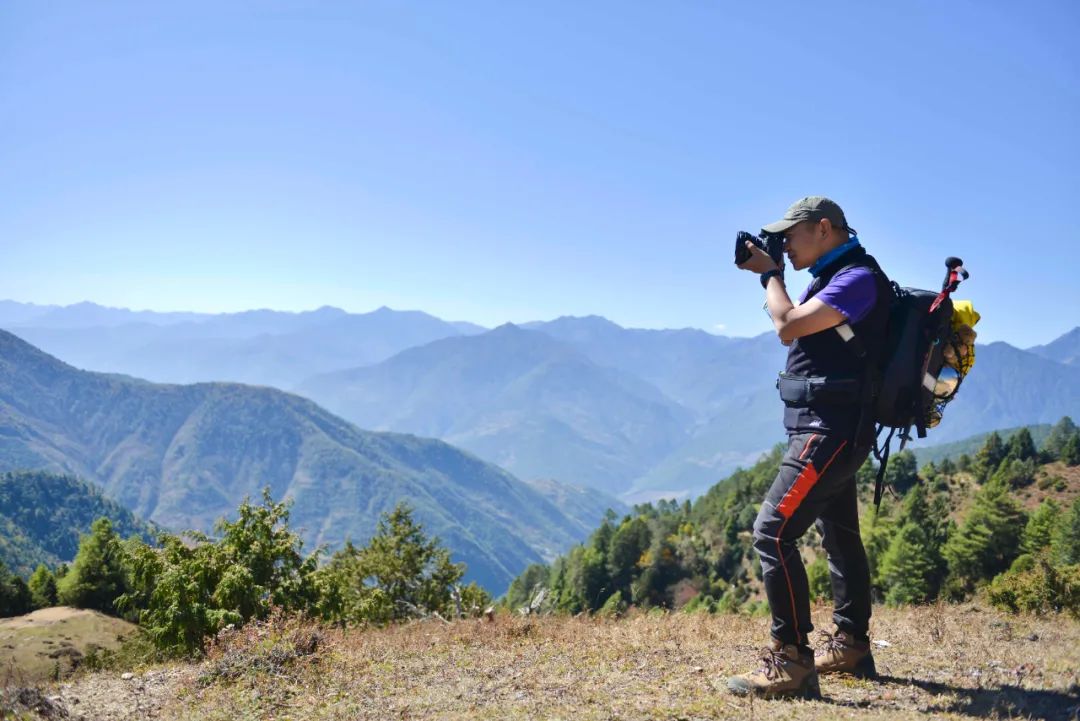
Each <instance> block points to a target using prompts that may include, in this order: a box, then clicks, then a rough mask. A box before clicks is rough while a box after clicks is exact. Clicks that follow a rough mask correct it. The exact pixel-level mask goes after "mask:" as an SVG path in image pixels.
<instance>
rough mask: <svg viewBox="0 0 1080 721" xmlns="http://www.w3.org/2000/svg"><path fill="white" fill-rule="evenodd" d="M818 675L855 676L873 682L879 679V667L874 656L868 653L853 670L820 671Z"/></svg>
mask: <svg viewBox="0 0 1080 721" xmlns="http://www.w3.org/2000/svg"><path fill="white" fill-rule="evenodd" d="M818 673H824V674H837V675H840V674H846V675H848V676H854V677H855V678H861V679H867V680H873V679H876V678H877V665H876V664H875V663H874V654H872V653H868V654H866V655H865V656H863V657H862V658H860V659H859V661H858V662H857V663H856V664H855V666H854V667H853V668H851V669H820V668H819V669H818Z"/></svg>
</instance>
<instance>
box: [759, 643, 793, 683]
mask: <svg viewBox="0 0 1080 721" xmlns="http://www.w3.org/2000/svg"><path fill="white" fill-rule="evenodd" d="M787 660H788V659H787V656H785V655H784V654H783V653H781V652H780V651H774V650H773V649H771V648H768V647H766V648H763V649H761V672H762V673H763V674H765V678H767V679H769V680H770V681H772V680H774V679H777V678H780V677H781V676H783V674H782V673H781V669H782V668H783V667H784V663H785V662H786V661H787Z"/></svg>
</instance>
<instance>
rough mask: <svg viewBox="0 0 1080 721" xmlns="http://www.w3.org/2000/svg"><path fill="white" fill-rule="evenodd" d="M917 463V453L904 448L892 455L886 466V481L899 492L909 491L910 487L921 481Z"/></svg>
mask: <svg viewBox="0 0 1080 721" xmlns="http://www.w3.org/2000/svg"><path fill="white" fill-rule="evenodd" d="M916 464H917V460H916V459H915V454H914V453H912V452H911V451H910V450H903V451H900V452H899V453H897V454H895V455H893V456H890V457H889V465H888V466H886V468H885V481H886V482H887V483H888V484H889V485H890V486H892V488H893V490H895V491H896V492H897V493H899V494H901V495H903V494H904V493H907V491H908V489H910V488H911V487H912V486H914V485H915V484H917V483H918V482H919V474H918V472H917V471H916Z"/></svg>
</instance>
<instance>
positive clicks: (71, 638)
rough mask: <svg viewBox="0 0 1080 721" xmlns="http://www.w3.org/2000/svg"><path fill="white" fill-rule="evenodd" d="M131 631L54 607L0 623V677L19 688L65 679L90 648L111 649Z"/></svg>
mask: <svg viewBox="0 0 1080 721" xmlns="http://www.w3.org/2000/svg"><path fill="white" fill-rule="evenodd" d="M135 630H136V627H135V626H134V625H132V624H130V623H127V622H126V621H121V620H120V619H118V618H112V617H111V616H106V615H104V614H101V613H98V612H97V611H88V610H85V609H77V608H67V607H64V606H57V607H55V608H44V609H41V610H39V611H34V612H33V613H29V614H26V615H25V616H16V617H14V618H5V619H2V620H0V677H3V678H4V679H8V680H10V681H12V682H18V683H21V684H28V683H35V682H39V681H44V680H47V679H50V678H63V677H66V676H69V675H70V674H71V672H72V671H73V670H74V669H75V668H76V667H77V666H78V665H79V663H80V662H81V661H82V659H83V658H84V657H85V655H86V654H87V653H89V652H90V651H91V650H92V649H94V648H100V649H114V648H117V647H118V646H119V645H120V642H121V641H122V639H123V638H124V637H125V636H127V635H129V634H131V633H133V632H134V631H135Z"/></svg>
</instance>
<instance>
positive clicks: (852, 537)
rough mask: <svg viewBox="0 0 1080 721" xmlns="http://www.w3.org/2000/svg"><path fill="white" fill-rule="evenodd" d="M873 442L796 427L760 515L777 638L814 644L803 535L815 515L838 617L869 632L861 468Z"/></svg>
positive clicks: (759, 546)
mask: <svg viewBox="0 0 1080 721" xmlns="http://www.w3.org/2000/svg"><path fill="white" fill-rule="evenodd" d="M869 453H870V449H869V448H868V447H854V446H852V444H851V442H850V441H849V440H848V439H846V438H843V437H839V436H835V435H828V434H820V433H795V434H793V435H791V436H790V437H789V439H788V449H787V453H786V454H785V455H784V460H783V461H782V462H781V464H780V472H779V473H778V474H777V476H776V480H774V481H773V484H772V486H771V487H770V488H769V492H768V493H767V494H766V495H765V501H764V503H762V504H761V510H760V511H759V512H758V515H757V520H756V521H754V549H755V550H756V551H757V553H758V556H759V557H760V559H761V570H762V571H763V572H764V576H765V593H766V595H767V596H768V597H769V607H770V609H771V610H772V635H773V638H776V639H778V640H780V641H781V642H783V643H793V644H797V645H800V646H807V645H809V636H810V632H811V631H812V630H813V625H812V624H811V623H810V589H809V586H808V584H807V579H806V569H805V568H804V567H803V562H802V558H801V557H800V556H799V549H798V547H797V545H796V543H797V541H798V540H799V538H800V537H802V535H803V534H804V533H806V531H807V530H809V528H810V524H812V523H814V522H815V521H816V522H817V525H818V530H820V531H821V537H822V543H823V545H824V547H825V551H826V553H827V554H828V559H829V575H830V576H831V579H832V592H833V602H834V604H835V605H834V612H833V620H834V621H835V623H836V625H837V626H838V627H839V628H840V629H841V630H843V631H848V632H850V633H853V634H855V635H856V636H857V637H860V638H864V637H865V635H866V632H867V630H868V629H869V625H870V569H869V567H868V566H867V563H866V551H865V550H864V549H863V544H862V539H861V538H860V536H859V508H858V502H857V497H856V488H855V473H856V472H857V471H858V470H859V467H860V466H861V465H862V464H863V461H865V460H866V457H867V455H869Z"/></svg>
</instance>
